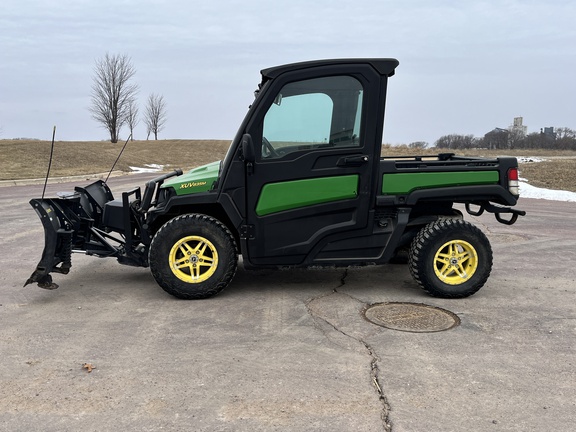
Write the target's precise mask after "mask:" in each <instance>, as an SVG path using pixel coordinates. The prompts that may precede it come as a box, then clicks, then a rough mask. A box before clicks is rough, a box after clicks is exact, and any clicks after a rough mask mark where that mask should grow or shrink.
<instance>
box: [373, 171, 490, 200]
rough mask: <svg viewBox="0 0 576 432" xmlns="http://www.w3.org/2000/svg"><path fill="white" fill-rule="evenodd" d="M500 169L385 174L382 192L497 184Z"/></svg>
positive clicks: (389, 193)
mask: <svg viewBox="0 0 576 432" xmlns="http://www.w3.org/2000/svg"><path fill="white" fill-rule="evenodd" d="M498 180H499V174H498V171H456V172H417V173H396V174H384V176H383V178H382V193H383V194H385V195H405V194H408V193H410V192H412V191H413V190H415V189H431V188H437V187H449V186H464V185H486V184H496V183H498Z"/></svg>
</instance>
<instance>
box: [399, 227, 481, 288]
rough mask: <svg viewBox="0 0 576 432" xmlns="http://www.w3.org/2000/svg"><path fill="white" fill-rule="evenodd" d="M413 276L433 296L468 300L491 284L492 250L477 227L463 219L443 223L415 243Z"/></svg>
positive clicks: (411, 264) (411, 260) (426, 229)
mask: <svg viewBox="0 0 576 432" xmlns="http://www.w3.org/2000/svg"><path fill="white" fill-rule="evenodd" d="M409 267H410V273H412V276H413V277H414V280H415V281H416V282H418V284H419V285H420V286H421V287H422V288H423V289H424V290H425V291H426V292H428V293H429V294H430V295H432V296H434V297H442V298H462V297H468V296H470V295H472V294H474V293H475V292H477V291H478V290H479V289H480V288H482V286H483V285H484V284H485V283H486V281H487V280H488V277H489V276H490V271H491V270H492V248H491V247H490V242H489V241H488V238H487V237H486V236H485V235H484V233H483V232H482V231H480V230H479V229H478V228H477V227H475V226H474V225H472V224H471V223H469V222H466V221H463V220H460V219H439V220H437V221H435V222H432V223H429V224H428V225H426V226H425V227H424V228H422V229H421V230H420V231H419V232H418V234H417V235H416V238H415V239H414V240H413V241H412V245H411V247H410V256H409Z"/></svg>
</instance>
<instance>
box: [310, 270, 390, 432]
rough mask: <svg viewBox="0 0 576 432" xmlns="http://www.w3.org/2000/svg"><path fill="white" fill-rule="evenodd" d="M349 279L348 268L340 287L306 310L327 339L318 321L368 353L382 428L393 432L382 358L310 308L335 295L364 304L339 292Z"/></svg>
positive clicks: (315, 298) (361, 340)
mask: <svg viewBox="0 0 576 432" xmlns="http://www.w3.org/2000/svg"><path fill="white" fill-rule="evenodd" d="M347 277H348V269H347V268H346V269H345V270H344V273H343V274H342V277H341V278H340V285H338V286H337V287H335V288H333V289H332V291H331V292H330V293H328V294H324V295H320V296H317V297H314V298H312V299H310V300H309V301H308V302H307V303H306V309H307V310H308V313H309V314H310V316H311V317H312V319H313V321H314V323H315V326H316V328H318V330H320V332H321V333H322V334H323V335H324V336H325V337H326V338H328V335H327V333H326V331H324V329H322V328H320V326H318V325H317V324H316V320H321V321H322V322H324V323H325V324H327V325H328V326H330V327H331V328H332V329H334V330H335V331H337V332H338V333H340V334H342V335H343V336H345V337H347V338H349V339H351V340H354V341H356V342H358V343H360V344H361V345H362V346H363V347H364V350H365V351H366V352H367V353H368V355H369V356H370V382H371V383H372V385H373V387H374V390H375V391H376V393H377V394H378V400H379V401H380V403H381V404H382V412H381V414H380V418H381V420H382V428H383V431H384V432H391V431H392V423H391V422H390V418H389V413H390V404H389V403H388V399H387V398H386V395H385V394H384V392H383V390H382V386H381V384H380V368H379V367H378V362H379V361H380V358H379V357H378V356H377V355H376V353H375V351H374V349H373V348H372V347H371V346H370V344H369V343H368V342H366V341H364V340H363V339H361V338H357V337H354V336H352V335H350V334H348V333H346V332H345V331H343V330H341V329H340V328H338V327H337V326H336V325H335V324H333V323H332V322H330V321H329V320H328V319H326V318H324V317H322V316H320V315H318V314H317V313H315V312H314V311H313V310H312V308H311V307H310V304H311V303H312V302H314V301H316V300H320V299H322V298H326V297H329V296H331V295H333V294H343V295H345V296H347V297H350V298H351V299H353V300H355V301H357V302H359V303H363V302H362V301H360V300H359V299H357V298H355V297H353V296H351V295H350V294H348V293H341V292H339V291H338V288H341V287H343V286H344V285H345V284H346V278H347Z"/></svg>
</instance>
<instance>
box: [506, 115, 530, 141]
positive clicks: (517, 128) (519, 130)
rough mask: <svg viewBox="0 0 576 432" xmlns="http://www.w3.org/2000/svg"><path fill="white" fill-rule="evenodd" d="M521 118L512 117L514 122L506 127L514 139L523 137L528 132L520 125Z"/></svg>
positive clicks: (526, 128)
mask: <svg viewBox="0 0 576 432" xmlns="http://www.w3.org/2000/svg"><path fill="white" fill-rule="evenodd" d="M522 122H523V118H522V117H514V122H513V123H512V124H511V125H510V126H508V130H509V131H510V132H511V134H512V136H515V137H525V136H526V134H527V132H528V126H524V125H523V124H522Z"/></svg>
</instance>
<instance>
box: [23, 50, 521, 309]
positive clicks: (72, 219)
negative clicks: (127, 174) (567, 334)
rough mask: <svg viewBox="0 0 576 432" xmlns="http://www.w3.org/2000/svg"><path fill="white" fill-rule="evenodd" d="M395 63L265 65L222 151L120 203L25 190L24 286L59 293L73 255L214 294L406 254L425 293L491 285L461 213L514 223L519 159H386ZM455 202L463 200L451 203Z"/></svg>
mask: <svg viewBox="0 0 576 432" xmlns="http://www.w3.org/2000/svg"><path fill="white" fill-rule="evenodd" d="M397 66H398V61H397V60H395V59H344V60H320V61H312V62H304V63H297V64H289V65H283V66H278V67H272V68H269V69H264V70H263V71H262V72H261V73H262V82H261V84H260V85H259V88H258V90H257V91H256V99H255V100H254V102H253V103H252V105H251V107H250V109H249V111H248V113H247V115H246V117H245V119H244V121H243V122H242V124H241V126H240V128H239V131H238V134H237V135H236V137H235V138H234V140H233V141H232V144H231V146H230V149H229V150H228V153H227V155H226V157H225V159H224V160H223V161H220V162H215V163H212V164H209V165H206V166H202V167H199V168H195V169H193V170H191V171H189V172H187V173H185V174H183V173H182V171H180V170H177V171H174V172H171V173H168V174H165V175H162V176H160V177H158V178H156V179H154V180H151V181H149V182H148V183H147V184H146V186H145V188H144V190H143V191H141V190H140V188H136V189H133V190H130V191H127V192H124V193H122V197H121V198H120V199H114V197H113V196H112V193H111V191H110V189H109V188H108V186H107V184H106V183H105V182H103V181H97V182H95V183H93V184H90V185H89V186H87V187H84V188H81V187H77V188H75V191H74V192H73V193H71V194H68V195H66V196H60V197H58V198H42V199H33V200H31V201H30V203H31V205H32V206H33V208H34V209H35V210H36V212H37V213H38V215H39V217H40V219H41V221H42V223H43V226H44V232H45V248H44V251H43V254H42V259H41V261H40V263H39V264H38V266H37V268H36V270H35V271H34V273H33V274H32V276H31V277H30V279H28V281H27V283H32V282H36V283H38V285H39V286H40V287H43V288H48V289H53V288H56V287H57V286H58V285H56V284H55V283H53V282H52V278H51V275H50V274H51V273H62V274H67V273H68V272H69V270H70V267H71V254H72V252H84V253H86V254H89V255H95V256H98V257H115V258H117V260H118V262H120V263H121V264H128V265H132V266H141V267H147V266H150V269H151V271H152V274H153V275H154V278H155V279H156V281H157V282H158V284H159V285H160V286H161V287H162V288H163V289H164V290H165V291H167V292H168V293H170V294H172V295H174V296H176V297H179V298H183V299H199V298H206V297H210V296H213V295H215V294H217V293H219V292H220V291H221V290H222V289H224V288H225V287H226V286H227V285H228V284H229V283H230V281H231V280H232V278H233V276H234V274H235V272H236V267H237V264H238V257H239V256H240V255H241V256H242V263H243V265H244V267H245V268H246V269H258V268H281V267H307V266H351V265H365V264H384V263H388V262H389V261H390V260H391V259H392V258H394V257H395V256H397V254H398V253H399V251H406V250H408V264H409V267H410V271H411V273H412V275H413V277H414V279H415V280H416V282H418V284H420V285H421V286H422V288H424V290H426V291H427V292H428V293H430V294H431V295H434V296H439V297H452V298H456V297H465V296H469V295H471V294H473V293H475V292H476V291H477V290H479V289H480V288H481V287H482V286H483V285H484V283H485V282H486V280H487V278H488V276H489V274H490V271H491V267H492V250H491V247H490V243H489V242H488V239H487V238H486V236H485V235H484V234H483V233H482V231H480V230H479V229H478V228H476V227H475V226H474V225H472V224H470V223H468V222H466V221H464V220H463V214H462V212H461V211H460V210H459V208H461V209H466V211H467V212H468V213H470V214H472V215H475V216H477V215H480V214H481V213H483V212H484V211H486V212H490V213H493V214H495V216H496V218H497V219H498V221H500V222H502V223H506V224H513V223H514V222H515V221H516V219H517V218H518V216H519V215H524V212H522V211H520V210H516V209H514V208H512V207H513V206H514V205H516V202H517V200H518V195H519V193H518V168H517V167H518V165H517V161H516V159H515V158H508V157H503V158H493V159H485V158H470V157H459V156H455V155H454V154H453V153H443V154H439V155H437V156H434V157H430V156H422V157H415V156H406V157H386V156H381V143H382V131H383V124H384V106H385V98H386V87H387V83H388V78H389V77H391V76H392V75H393V74H394V71H395V69H396V67H397ZM455 205H456V207H455Z"/></svg>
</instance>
